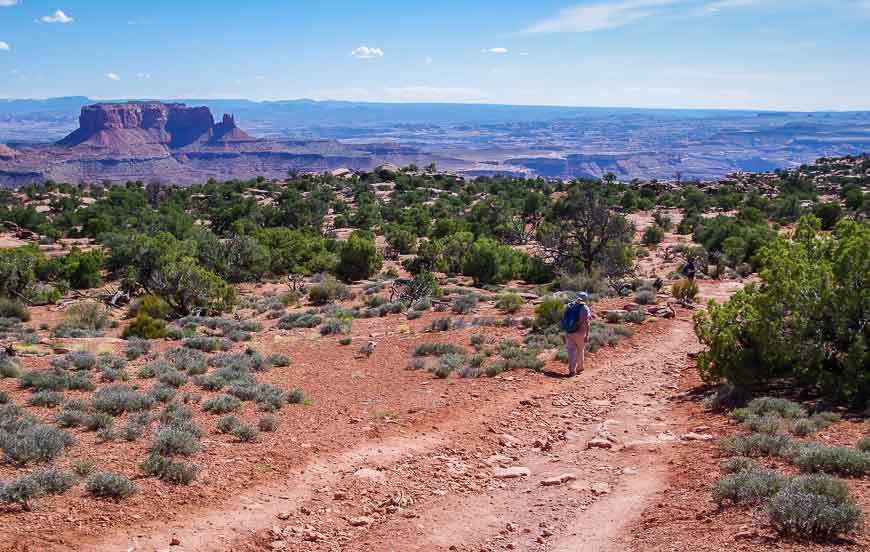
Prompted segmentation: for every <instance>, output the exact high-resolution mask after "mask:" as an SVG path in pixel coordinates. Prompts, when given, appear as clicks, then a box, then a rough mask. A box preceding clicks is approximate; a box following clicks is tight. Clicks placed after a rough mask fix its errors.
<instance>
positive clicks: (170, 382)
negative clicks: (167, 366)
mask: <svg viewBox="0 0 870 552" xmlns="http://www.w3.org/2000/svg"><path fill="white" fill-rule="evenodd" d="M157 380H158V381H159V382H160V383H162V384H163V385H166V386H169V387H175V388H178V387H181V386H182V385H184V384H185V383H187V376H186V375H185V374H184V373H183V372H179V371H178V370H164V371H163V372H161V373H160V374H159V375H158V376H157Z"/></svg>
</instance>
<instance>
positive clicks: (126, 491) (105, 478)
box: [85, 472, 137, 501]
mask: <svg viewBox="0 0 870 552" xmlns="http://www.w3.org/2000/svg"><path fill="white" fill-rule="evenodd" d="M136 490H137V489H136V485H134V484H133V482H132V481H130V480H129V479H128V478H126V477H124V476H123V475H118V474H114V473H109V472H100V473H95V474H94V475H92V476H90V477H89V478H88V480H87V483H85V492H87V493H88V494H89V495H91V496H93V497H96V498H110V499H112V500H115V501H118V500H122V499H124V498H127V497H129V496H131V495H133V494H134V493H135V492H136Z"/></svg>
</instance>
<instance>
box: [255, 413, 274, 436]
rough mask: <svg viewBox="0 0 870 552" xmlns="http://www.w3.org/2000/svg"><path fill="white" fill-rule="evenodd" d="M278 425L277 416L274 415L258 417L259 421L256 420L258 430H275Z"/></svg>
mask: <svg viewBox="0 0 870 552" xmlns="http://www.w3.org/2000/svg"><path fill="white" fill-rule="evenodd" d="M278 425H279V422H278V418H276V417H275V416H263V417H262V418H260V421H259V422H257V427H258V428H259V430H260V431H262V432H264V433H266V432H272V431H277V430H278Z"/></svg>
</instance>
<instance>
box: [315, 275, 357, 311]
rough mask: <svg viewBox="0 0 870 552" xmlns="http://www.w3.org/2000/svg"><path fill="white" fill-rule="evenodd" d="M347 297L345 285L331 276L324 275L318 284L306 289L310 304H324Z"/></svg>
mask: <svg viewBox="0 0 870 552" xmlns="http://www.w3.org/2000/svg"><path fill="white" fill-rule="evenodd" d="M347 297H348V292H347V286H346V285H344V284H342V283H341V282H339V281H338V280H336V279H335V278H333V277H331V276H325V277H324V278H323V280H321V282H320V283H319V284H317V285H314V286H311V287H310V288H309V290H308V300H309V301H310V302H311V304H312V305H326V304H327V303H332V302H334V301H335V300H337V299H346V298H347Z"/></svg>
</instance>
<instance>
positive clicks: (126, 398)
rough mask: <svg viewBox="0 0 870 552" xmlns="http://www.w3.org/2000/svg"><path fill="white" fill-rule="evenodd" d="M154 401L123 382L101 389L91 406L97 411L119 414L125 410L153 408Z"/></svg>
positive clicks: (92, 399) (134, 410) (93, 398)
mask: <svg viewBox="0 0 870 552" xmlns="http://www.w3.org/2000/svg"><path fill="white" fill-rule="evenodd" d="M152 404H153V403H152V401H151V400H150V399H149V398H148V397H146V396H145V395H141V394H139V393H137V392H136V391H134V390H133V389H132V388H131V387H129V386H127V385H123V384H119V385H110V386H107V387H103V388H101V389H99V390H98V391H97V392H96V393H94V396H93V397H92V398H91V407H92V408H93V409H94V410H95V411H97V412H105V413H107V414H111V415H112V416H118V415H120V414H123V413H124V412H136V411H139V410H148V409H149V408H151V405H152Z"/></svg>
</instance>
